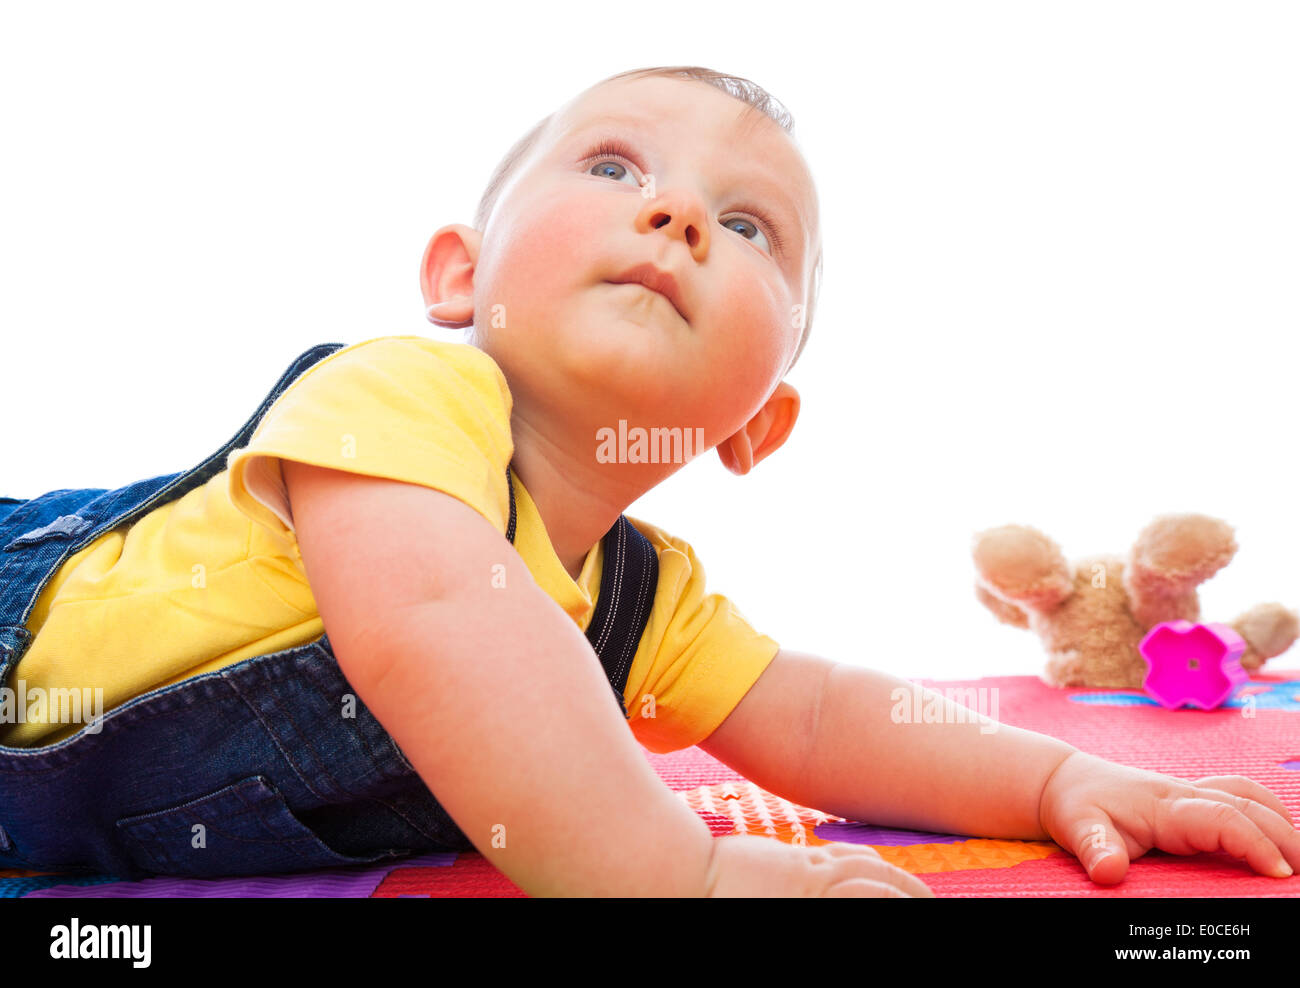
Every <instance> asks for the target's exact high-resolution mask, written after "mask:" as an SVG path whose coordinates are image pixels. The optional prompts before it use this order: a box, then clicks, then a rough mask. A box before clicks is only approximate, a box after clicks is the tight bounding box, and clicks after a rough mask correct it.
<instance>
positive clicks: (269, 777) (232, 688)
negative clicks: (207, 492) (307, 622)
mask: <svg viewBox="0 0 1300 988" xmlns="http://www.w3.org/2000/svg"><path fill="white" fill-rule="evenodd" d="M342 346H343V344H341V343H323V344H320V345H319V346H315V347H312V348H311V349H310V350H308V351H306V352H305V353H303V354H302V355H301V356H299V357H298V358H297V359H296V360H295V361H294V362H293V363H292V364H291V365H290V367H289V369H288V370H287V371H285V373H284V375H283V376H282V377H281V378H280V380H279V381H278V382H277V383H276V385H275V387H274V388H272V389H271V393H270V394H269V395H267V396H266V398H265V399H264V400H263V402H262V404H261V407H259V408H258V410H257V412H256V413H255V414H254V415H253V417H252V418H251V419H249V421H248V422H247V423H246V424H245V425H244V427H243V428H242V429H240V430H239V432H238V433H237V434H236V435H235V436H234V438H232V439H231V440H230V441H229V442H227V443H226V444H225V445H224V446H222V447H221V448H220V449H219V450H217V451H216V452H215V453H213V454H212V455H211V456H209V457H208V458H207V459H206V460H204V461H203V462H202V463H200V464H199V465H198V466H196V467H194V468H193V469H192V470H188V471H184V472H182V473H173V474H168V475H166V476H163V477H154V478H151V479H148V480H141V481H137V482H135V483H133V484H130V485H128V486H126V487H122V488H119V489H117V490H111V491H110V490H103V489H82V490H57V491H50V492H49V493H47V494H42V495H41V496H40V497H36V498H33V499H31V500H22V499H16V498H0V687H9V688H11V689H15V693H16V684H14V683H11V682H10V681H9V680H10V672H11V670H12V669H13V668H14V666H15V665H16V664H17V663H18V660H19V659H21V658H22V656H23V654H24V652H25V651H26V650H27V648H28V646H29V645H30V644H31V639H32V636H31V634H30V633H29V632H28V631H27V629H26V628H25V627H24V622H25V621H26V619H27V616H28V615H29V614H30V612H31V609H32V607H33V605H34V604H35V602H36V599H37V597H38V596H39V594H40V592H41V590H42V588H43V587H44V586H45V584H46V583H47V582H48V580H49V579H50V577H51V576H52V575H53V574H54V573H55V572H56V571H57V570H58V567H59V565H60V564H61V563H62V562H63V561H64V560H65V559H66V558H67V557H68V556H70V555H71V554H72V553H74V552H77V551H79V550H80V549H82V548H84V547H85V546H86V545H87V544H89V543H90V542H91V541H92V540H94V539H96V538H98V537H99V536H100V535H102V534H104V533H105V532H107V531H109V530H110V529H113V528H117V527H119V526H125V525H128V524H130V523H131V522H133V521H134V520H136V519H137V518H139V517H140V516H142V515H143V514H145V513H146V512H148V511H150V510H152V509H153V508H156V507H158V506H159V505H162V504H165V503H167V502H168V501H171V500H174V499H176V498H179V497H181V496H183V495H184V494H186V493H188V492H189V491H191V490H194V489H195V488H196V487H199V486H200V485H202V484H205V483H207V482H208V481H209V480H211V479H212V477H214V476H216V475H217V474H218V473H220V472H221V471H222V470H224V469H225V465H226V458H227V456H228V455H229V454H230V452H231V451H232V450H234V449H237V448H240V447H242V446H245V445H247V443H248V442H249V440H250V439H251V438H252V435H253V431H254V429H255V428H256V427H257V424H258V422H259V421H260V420H261V418H262V416H263V415H265V414H266V411H267V409H268V408H270V407H271V404H272V402H274V401H275V399H276V398H277V397H279V395H280V394H281V393H282V392H283V391H284V390H285V388H287V387H288V386H289V385H290V383H292V382H293V380H294V379H295V378H297V377H298V375H300V374H301V373H303V371H305V370H306V369H307V368H309V367H311V366H312V365H313V364H315V363H317V362H318V361H320V360H322V359H324V358H325V357H327V356H328V355H329V354H331V353H333V352H334V351H335V350H338V349H340V348H341V347H342ZM506 478H507V482H508V483H509V484H510V523H509V527H508V529H507V532H506V537H507V538H508V539H509V540H510V541H511V542H513V541H514V536H515V497H514V487H513V483H510V472H509V470H508V469H507V471H506ZM603 546H604V554H605V555H604V570H603V573H602V575H601V583H600V592H599V594H598V595H597V599H596V608H595V613H594V614H593V616H592V619H591V624H590V625H589V627H588V628H587V639H588V641H590V643H591V645H592V647H593V648H594V649H595V651H596V654H597V655H598V656H599V657H600V661H601V665H602V666H603V667H604V670H605V673H606V675H607V676H608V678H609V681H610V686H611V687H612V689H613V691H614V695H615V697H616V698H617V699H618V703H619V709H620V710H621V711H622V712H623V716H624V717H625V718H626V717H627V716H628V714H627V710H626V708H625V707H624V706H623V688H624V686H625V685H626V683H627V675H628V670H629V668H630V667H631V664H632V658H633V656H634V655H635V654H636V648H637V644H638V643H639V641H640V639H641V634H642V632H643V631H644V629H645V624H646V620H647V619H648V617H649V614H650V607H651V604H652V603H653V601H654V596H655V587H656V585H657V582H658V569H659V565H658V558H657V557H656V555H655V551H654V547H653V546H652V545H651V544H650V542H649V540H647V539H646V538H645V536H643V535H641V533H640V532H638V531H637V530H636V529H635V528H634V527H633V526H632V524H631V523H630V522H629V521H628V520H627V518H626V516H620V517H619V519H618V521H617V522H616V523H615V524H614V526H613V527H612V528H611V529H610V530H609V532H608V533H607V534H606V535H605V536H604V539H603ZM138 644H139V647H140V648H143V649H147V648H148V647H149V643H148V641H141V642H139V643H138ZM348 695H351V696H355V695H356V694H355V690H353V689H352V687H351V686H350V685H349V684H348V682H347V680H346V679H345V678H344V677H343V674H342V673H341V672H340V670H339V667H338V663H337V662H336V660H335V658H334V654H333V652H332V651H331V650H330V643H329V636H328V635H322V636H321V637H320V638H318V639H316V640H315V641H313V642H309V643H307V644H305V645H299V646H297V647H294V648H290V649H285V650H283V651H279V652H273V653H270V654H268V655H261V656H256V657H254V658H250V659H246V660H244V661H242V662H239V663H237V664H235V665H231V666H227V667H225V668H223V669H219V670H217V671H215V672H209V673H205V674H203V675H200V676H196V677H194V678H191V679H187V680H183V681H181V682H179V683H173V684H172V685H170V686H166V687H163V688H160V689H156V690H153V691H152V692H149V693H145V694H143V695H141V696H138V697H134V698H132V699H131V700H128V701H127V702H126V703H124V704H122V705H121V706H119V707H116V708H114V709H112V710H109V711H106V712H105V713H104V716H103V720H102V722H100V724H99V725H98V726H99V728H100V730H99V732H98V733H91V731H90V730H87V729H86V728H83V729H82V730H80V731H78V732H77V733H76V734H75V735H73V736H72V737H70V738H67V739H66V740H63V741H60V742H57V743H55V744H52V745H49V746H47V747H42V748H11V747H5V746H2V745H0V868H15V867H16V868H31V869H49V870H57V871H71V870H82V869H84V870H90V871H94V872H100V873H107V874H112V875H117V876H120V877H123V878H128V879H132V880H138V879H140V878H144V877H147V876H149V875H189V876H195V877H215V876H222V875H252V874H268V873H273V872H285V871H301V870H304V869H313V868H330V867H338V866H343V865H351V864H365V863H370V862H375V861H381V860H385V859H389V858H398V857H403V856H405V855H408V854H412V853H417V852H425V851H437V850H473V849H474V845H473V843H471V841H470V840H469V839H468V838H467V837H466V836H465V834H464V833H463V832H462V831H461V830H460V828H459V827H458V826H457V825H456V823H455V822H454V821H453V820H452V819H451V817H450V816H449V815H448V814H447V812H446V811H445V810H444V809H443V808H442V806H441V805H440V804H439V803H438V801H437V799H435V798H434V796H433V794H432V793H431V792H430V791H429V788H428V787H427V786H426V785H425V784H424V782H423V781H422V780H421V779H420V777H419V775H417V774H416V772H415V771H414V769H412V767H411V765H410V763H409V762H408V761H407V760H406V758H405V757H404V756H403V754H402V752H401V750H400V749H399V748H398V746H397V743H396V742H395V741H394V740H393V739H392V738H391V737H390V736H389V735H388V733H387V732H386V731H385V730H384V729H383V727H381V726H380V724H379V722H378V721H377V720H376V719H375V718H374V716H373V715H372V714H371V713H370V711H369V710H367V709H366V707H365V705H364V704H363V703H361V701H360V699H359V698H357V699H356V700H355V716H354V717H349V716H344V713H343V712H344V711H345V710H346V709H347V708H346V707H345V704H344V697H345V696H348ZM557 716H561V714H560V713H559V712H558V711H557ZM89 726H90V727H91V728H92V729H93V727H94V726H95V725H93V724H92V725H89ZM200 825H201V826H200ZM478 836H479V840H480V841H485V840H487V839H488V838H489V837H490V835H489V834H481V835H478Z"/></svg>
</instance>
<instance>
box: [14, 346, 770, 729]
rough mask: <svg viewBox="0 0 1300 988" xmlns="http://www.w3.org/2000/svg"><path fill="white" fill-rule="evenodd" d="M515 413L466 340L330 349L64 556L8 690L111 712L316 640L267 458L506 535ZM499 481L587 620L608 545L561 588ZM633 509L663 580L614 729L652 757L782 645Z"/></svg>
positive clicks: (532, 552)
mask: <svg viewBox="0 0 1300 988" xmlns="http://www.w3.org/2000/svg"><path fill="white" fill-rule="evenodd" d="M510 409H511V396H510V390H509V387H508V386H507V384H506V379H505V376H504V375H503V374H502V372H501V369H500V368H499V367H498V366H497V364H496V362H495V361H493V360H492V358H491V357H489V356H488V355H487V354H485V353H484V352H483V351H481V350H479V349H477V348H476V347H473V346H471V345H469V344H465V343H443V342H438V341H435V340H429V339H425V338H424V337H420V336H387V337H379V338H377V339H372V340H367V341H365V342H363V343H356V344H353V345H351V346H347V347H344V348H342V349H340V350H338V351H336V352H335V353H333V354H331V355H330V356H328V357H326V358H325V359H324V360H321V361H320V362H318V363H317V364H315V365H313V366H312V367H310V368H309V369H308V370H306V371H305V372H304V373H303V374H302V375H300V376H299V377H298V378H297V379H296V380H295V381H294V382H293V383H292V384H291V385H290V386H289V387H288V388H287V389H286V390H285V391H284V393H283V394H281V395H280V397H279V398H278V399H276V401H275V402H274V403H273V404H272V406H271V407H270V408H269V409H268V410H267V412H266V415H265V416H264V417H263V419H262V420H261V422H260V423H259V424H258V428H257V430H256V432H254V434H253V436H252V438H251V439H250V440H249V443H248V445H247V446H246V447H243V448H241V449H236V450H233V451H232V452H231V454H230V456H229V457H228V459H227V461H226V469H225V470H224V471H222V472H221V473H219V474H217V475H216V476H215V477H213V478H212V479H211V480H210V481H208V482H207V483H206V484H204V485H203V486H201V487H198V488H196V489H195V490H193V491H190V492H189V493H188V494H186V495H185V496H183V497H181V498H178V499H176V500H174V501H171V502H169V503H167V504H164V505H162V506H161V507H158V508H155V509H154V510H153V511H150V512H148V513H147V514H145V515H143V516H141V517H140V518H139V519H137V520H136V521H135V522H134V523H133V524H131V525H129V526H127V527H126V528H125V529H122V530H117V531H112V532H108V533H106V534H104V535H102V536H100V537H99V538H97V539H95V540H94V541H93V542H91V543H90V544H88V545H86V546H85V547H84V548H82V549H81V550H80V551H78V552H76V553H75V554H73V555H72V556H70V557H69V558H68V559H67V560H65V561H64V563H63V565H62V566H60V567H59V570H58V572H57V573H56V574H55V575H54V576H53V577H52V578H51V580H50V582H49V583H48V584H46V586H45V588H44V589H43V590H42V592H41V594H40V597H39V598H38V600H37V602H36V605H35V607H34V609H33V610H32V613H31V615H30V616H29V618H28V621H27V629H28V630H29V631H30V632H31V633H32V634H33V636H34V641H33V642H32V645H31V647H30V649H29V650H28V652H27V653H26V654H25V655H24V656H23V658H22V660H21V661H20V662H19V663H18V666H17V668H16V669H15V671H14V672H13V674H12V675H11V678H10V681H9V683H8V684H7V685H9V686H10V687H13V688H15V689H16V688H17V683H18V681H19V680H22V681H23V684H24V687H25V690H26V691H27V693H28V694H31V691H32V690H34V689H36V688H40V689H43V690H49V689H51V688H60V687H61V688H65V689H66V688H71V689H77V690H85V689H90V690H93V689H94V688H96V687H102V688H103V703H102V711H103V712H107V711H109V710H111V709H112V708H114V707H116V706H119V705H120V704H122V703H124V702H125V701H127V700H129V699H131V698H132V697H135V696H140V695H141V694H144V693H147V692H150V691H152V690H155V689H158V688H160V687H163V686H167V685H170V684H172V683H176V682H180V681H181V680H185V679H189V678H190V677H192V676H196V675H200V674H202V673H207V672H212V671H214V670H217V669H221V668H223V667H225V666H228V665H232V664H234V663H236V662H241V661H243V660H244V659H248V658H252V657H254V656H257V655H265V654H268V653H270V652H275V651H280V650H282V649H286V648H291V647H293V646H296V645H300V644H305V643H307V642H310V641H313V640H315V639H316V638H319V637H320V636H321V635H322V634H324V632H325V627H324V624H323V622H322V621H321V619H320V615H319V614H318V613H317V611H316V604H315V600H314V599H313V597H312V593H311V588H310V587H309V586H308V583H307V577H306V572H305V570H304V568H303V563H302V557H301V555H299V552H298V543H297V539H296V538H295V535H294V530H293V517H292V513H291V511H290V506H289V503H288V498H287V495H286V490H285V486H284V479H283V476H282V475H281V472H280V465H279V461H280V460H281V459H292V460H297V461H301V462H304V463H312V464H316V465H318V466H325V467H332V468H335V469H339V470H346V471H350V472H352V473H359V474H365V475H368V476H375V477H387V478H391V479H394V480H401V481H406V482H408V483H414V484H421V485H423V486H426V487H432V488H436V489H437V490H440V491H444V492H446V493H447V494H450V495H452V496H453V497H456V498H458V499H459V500H461V501H463V502H464V503H466V504H468V505H469V506H470V507H471V508H473V509H474V510H476V511H477V512H479V514H481V515H482V516H483V517H484V518H486V519H487V520H488V521H489V522H491V523H492V525H493V526H495V527H496V528H497V530H498V531H500V532H501V533H502V535H503V536H504V534H505V531H506V527H507V525H508V523H509V517H510V495H509V491H508V489H507V486H506V476H505V472H506V467H507V465H508V464H509V462H510V459H511V456H512V455H513V451H514V443H513V440H512V438H511V434H510ZM512 476H513V473H512ZM513 479H514V485H515V502H516V530H515V542H514V545H515V549H516V550H517V551H518V552H519V555H520V556H521V557H522V558H523V560H524V562H525V563H526V564H527V566H528V569H529V571H530V573H531V574H532V576H533V578H534V579H535V580H536V581H537V583H538V585H539V586H540V587H541V588H542V589H543V590H544V591H545V592H546V593H547V594H548V595H549V596H550V597H551V599H552V600H554V601H555V602H556V604H558V605H559V606H560V608H561V609H562V610H563V611H564V612H565V613H566V614H568V615H569V617H571V618H572V619H573V621H574V622H575V623H576V624H577V625H578V628H579V630H581V631H584V632H585V631H586V628H587V625H588V624H589V622H590V621H591V617H592V614H593V613H594V610H595V601H596V596H597V593H598V591H599V589H600V577H601V567H602V565H603V555H604V553H603V547H602V544H601V542H597V543H596V544H595V545H594V546H592V548H591V551H590V552H589V553H588V554H587V557H586V560H585V561H584V563H583V566H582V570H581V572H580V574H579V578H578V581H577V582H576V583H575V582H574V581H573V579H572V578H571V577H570V576H569V574H568V572H567V571H566V570H565V569H564V566H563V565H562V564H561V562H560V560H559V558H558V557H557V556H556V554H555V550H554V548H553V547H552V545H551V542H550V538H549V536H548V535H547V533H546V528H545V525H544V524H543V522H542V519H541V516H540V515H539V514H538V512H537V507H536V505H535V504H534V503H533V500H532V498H531V497H530V496H529V494H528V491H527V490H526V489H525V488H524V486H523V484H522V483H521V482H520V481H519V478H518V477H517V476H514V478H513ZM628 520H629V521H630V522H631V523H632V524H633V525H634V526H635V527H636V528H637V530H638V531H640V532H641V533H642V534H643V535H644V536H646V538H648V539H649V540H650V542H651V544H652V545H653V546H654V548H655V551H656V554H657V555H658V558H659V584H658V591H657V593H656V595H655V600H654V605H653V607H652V609H651V613H650V618H649V620H648V622H647V624H646V628H645V632H644V634H643V635H642V637H641V641H640V644H639V646H638V648H637V651H636V656H635V658H634V660H633V662H632V666H631V669H630V671H629V673H628V680H627V685H626V688H625V689H624V692H623V696H624V700H625V702H626V703H627V709H628V712H629V714H630V715H631V719H630V720H629V722H628V723H629V725H630V727H631V728H632V732H633V734H634V736H635V737H636V738H637V740H638V741H640V742H641V744H642V745H644V746H645V747H646V748H649V749H650V750H651V751H655V752H661V753H662V752H667V751H675V750H677V749H680V748H687V747H690V746H691V745H693V744H697V743H698V742H700V741H702V740H704V739H706V738H707V737H708V736H709V735H710V734H712V733H713V731H714V730H715V729H716V728H717V727H718V725H720V724H721V723H722V722H723V721H724V720H725V719H726V718H727V715H728V714H729V713H731V711H732V710H733V709H734V708H735V706H736V704H737V703H739V702H740V700H741V698H742V697H743V696H744V695H745V693H746V692H748V690H749V688H750V687H751V686H752V685H753V684H754V682H755V681H756V680H757V679H758V677H759V676H760V675H761V674H762V672H763V670H764V669H766V668H767V665H768V663H769V662H771V660H772V659H773V658H774V657H775V655H776V653H777V650H778V647H779V646H778V645H777V643H776V642H775V641H774V640H773V639H771V638H769V637H768V636H766V635H763V634H760V633H758V632H757V631H755V630H754V629H753V628H752V627H751V626H750V624H749V622H748V621H747V620H746V619H745V617H744V616H743V615H742V614H741V612H740V611H739V609H737V608H736V606H735V605H734V604H733V603H732V602H731V601H729V600H728V599H727V598H725V597H723V596H721V595H720V594H716V593H714V594H709V593H706V592H705V577H704V569H703V567H702V566H701V565H700V562H699V560H698V559H697V558H696V557H695V552H694V550H692V549H691V547H690V546H689V545H688V544H687V543H686V542H684V541H682V540H681V539H678V538H675V537H673V536H671V535H668V534H667V533H665V532H663V531H662V530H660V529H658V528H656V527H655V526H653V525H650V524H647V523H646V522H644V521H641V520H639V519H636V518H633V517H631V516H628ZM646 694H652V695H653V697H654V701H653V707H654V716H653V717H649V716H642V712H643V711H647V712H648V710H649V705H648V704H643V703H642V698H643V697H644V696H645V695H646ZM83 695H84V696H86V697H87V698H89V697H90V696H91V695H92V694H90V693H84V694H83ZM91 706H92V705H88V707H87V711H90V710H91ZM57 709H58V708H57V707H56V706H55V705H53V704H47V705H46V713H45V715H44V719H45V721H46V722H33V721H30V720H29V721H27V722H21V723H5V724H0V744H4V745H9V746H12V747H37V746H41V745H46V744H51V743H54V742H56V741H60V740H63V739H64V738H67V737H71V736H72V735H73V734H74V733H76V732H77V731H78V730H80V729H81V728H82V726H83V725H84V723H85V722H86V721H88V720H91V719H92V718H91V714H90V712H87V713H85V715H84V716H83V717H82V719H81V721H79V722H77V723H66V722H63V721H61V720H59V719H58V718H59V716H60V715H59V714H58V713H57V712H56V711H57ZM27 712H34V713H35V714H36V716H37V721H40V720H41V719H42V714H41V711H40V710H39V709H37V710H33V709H32V707H31V705H30V704H29V705H28V707H27V709H26V710H24V711H20V712H19V713H20V716H22V715H24V714H25V713H27ZM96 712H98V711H96Z"/></svg>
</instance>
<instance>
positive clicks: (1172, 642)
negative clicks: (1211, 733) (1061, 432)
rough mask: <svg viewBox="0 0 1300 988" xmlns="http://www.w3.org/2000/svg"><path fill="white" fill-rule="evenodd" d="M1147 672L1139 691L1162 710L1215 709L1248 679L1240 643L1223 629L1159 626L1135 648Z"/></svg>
mask: <svg viewBox="0 0 1300 988" xmlns="http://www.w3.org/2000/svg"><path fill="white" fill-rule="evenodd" d="M1138 649H1139V651H1141V653H1142V658H1144V659H1146V661H1147V665H1148V666H1149V667H1150V669H1149V671H1148V672H1147V676H1146V679H1145V680H1143V682H1142V688H1143V689H1144V690H1146V693H1147V696H1149V697H1151V698H1152V699H1153V700H1155V701H1156V702H1157V703H1159V704H1160V705H1161V706H1162V707H1167V708H1169V709H1170V710H1173V709H1174V708H1176V707H1180V706H1182V705H1183V704H1191V705H1192V706H1194V707H1200V708H1201V709H1202V710H1213V709H1214V708H1215V707H1218V706H1220V705H1221V704H1223V703H1224V701H1226V700H1227V699H1229V698H1230V697H1231V696H1232V694H1233V693H1235V692H1236V691H1237V687H1239V686H1241V685H1242V683H1245V682H1246V681H1247V680H1248V679H1250V676H1249V674H1248V673H1247V672H1246V670H1244V669H1243V668H1242V667H1241V662H1240V659H1241V655H1242V653H1243V652H1245V650H1246V642H1245V640H1244V639H1243V638H1242V637H1241V636H1240V635H1239V634H1237V633H1236V632H1235V631H1233V630H1232V629H1231V628H1229V627H1228V626H1227V625H1226V624H1192V622H1191V621H1162V622H1161V623H1160V624H1157V625H1156V626H1155V627H1154V628H1152V629H1151V630H1150V631H1149V632H1147V635H1146V637H1145V638H1143V639H1142V642H1141V644H1140V645H1138Z"/></svg>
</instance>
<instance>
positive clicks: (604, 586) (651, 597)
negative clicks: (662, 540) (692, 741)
mask: <svg viewBox="0 0 1300 988" xmlns="http://www.w3.org/2000/svg"><path fill="white" fill-rule="evenodd" d="M506 486H507V487H509V488H510V524H509V526H508V527H507V528H506V538H507V539H509V540H510V542H511V543H512V544H513V543H514V541H515V485H514V481H513V480H512V479H511V477H510V468H509V467H506ZM601 541H602V544H603V546H604V551H605V561H604V565H603V567H602V568H601V574H600V592H599V593H598V594H597V595H596V612H595V613H594V614H593V615H592V616H591V623H590V624H589V625H587V641H589V642H590V643H591V647H592V648H593V649H595V651H596V656H597V657H598V658H599V659H600V664H601V667H602V668H604V670H605V676H606V677H607V678H608V679H609V685H610V687H611V688H612V689H613V691H614V698H615V699H616V700H617V701H618V709H619V711H620V712H621V713H622V714H623V718H624V719H625V720H626V719H628V718H629V716H630V715H629V714H628V711H627V705H626V704H625V703H624V702H623V689H624V687H626V686H627V675H628V673H629V672H630V671H631V669H632V660H633V658H635V657H636V649H637V645H639V644H640V642H641V635H642V634H644V632H645V626H646V622H647V621H649V619H650V610H651V608H652V607H653V606H654V601H655V590H656V588H657V587H658V585H659V557H658V555H656V554H655V549H654V546H653V545H651V544H650V540H649V539H647V538H646V537H645V536H644V535H642V534H641V533H640V532H638V531H637V530H636V526H634V525H633V524H632V523H631V522H630V521H628V520H627V516H626V515H619V516H618V521H616V522H615V523H614V527H613V528H611V529H610V530H609V531H608V532H606V533H605V537H604V538H603V539H602V540H601Z"/></svg>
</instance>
